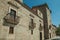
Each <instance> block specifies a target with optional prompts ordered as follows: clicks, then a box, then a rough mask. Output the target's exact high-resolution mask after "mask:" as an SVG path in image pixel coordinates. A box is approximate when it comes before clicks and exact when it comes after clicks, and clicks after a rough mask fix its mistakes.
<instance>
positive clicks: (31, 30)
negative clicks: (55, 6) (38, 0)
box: [0, 0, 51, 40]
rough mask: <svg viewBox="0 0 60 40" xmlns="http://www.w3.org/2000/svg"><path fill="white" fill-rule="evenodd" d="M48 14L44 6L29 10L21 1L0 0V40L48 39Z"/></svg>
mask: <svg viewBox="0 0 60 40" xmlns="http://www.w3.org/2000/svg"><path fill="white" fill-rule="evenodd" d="M44 13H45V14H44ZM48 14H49V15H50V11H49V9H48V7H47V5H45V4H44V5H40V6H39V7H38V8H37V7H36V8H32V9H30V8H29V7H28V6H27V5H26V4H23V1H22V0H5V1H4V0H0V40H44V39H48V38H49V25H50V24H51V23H50V22H49V21H50V16H49V15H48ZM48 16H49V17H48Z"/></svg>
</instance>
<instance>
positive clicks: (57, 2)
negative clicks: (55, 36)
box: [23, 0, 60, 26]
mask: <svg viewBox="0 0 60 40" xmlns="http://www.w3.org/2000/svg"><path fill="white" fill-rule="evenodd" d="M23 2H24V3H25V4H26V5H28V6H29V7H31V8H32V6H38V5H41V4H44V3H47V4H48V6H49V8H50V10H51V11H52V13H51V21H52V24H54V25H56V26H58V25H59V24H60V0H23Z"/></svg>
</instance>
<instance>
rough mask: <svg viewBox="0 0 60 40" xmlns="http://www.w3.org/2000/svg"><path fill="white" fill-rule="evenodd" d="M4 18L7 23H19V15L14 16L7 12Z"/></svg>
mask: <svg viewBox="0 0 60 40" xmlns="http://www.w3.org/2000/svg"><path fill="white" fill-rule="evenodd" d="M4 20H5V21H6V22H7V23H11V24H14V25H17V24H18V23H19V16H16V17H15V18H14V16H11V15H10V14H7V15H6V16H5V17H4Z"/></svg>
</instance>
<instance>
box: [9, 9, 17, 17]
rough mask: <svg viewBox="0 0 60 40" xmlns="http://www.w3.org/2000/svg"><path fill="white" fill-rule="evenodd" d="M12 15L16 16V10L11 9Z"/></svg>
mask: <svg viewBox="0 0 60 40" xmlns="http://www.w3.org/2000/svg"><path fill="white" fill-rule="evenodd" d="M10 16H13V17H14V18H15V17H16V11H15V10H13V9H11V11H10Z"/></svg>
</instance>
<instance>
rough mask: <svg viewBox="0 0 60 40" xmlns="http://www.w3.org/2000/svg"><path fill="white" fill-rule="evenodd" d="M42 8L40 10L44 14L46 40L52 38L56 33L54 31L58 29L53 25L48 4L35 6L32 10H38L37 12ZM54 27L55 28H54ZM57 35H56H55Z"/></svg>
mask: <svg viewBox="0 0 60 40" xmlns="http://www.w3.org/2000/svg"><path fill="white" fill-rule="evenodd" d="M38 9H39V10H40V12H41V13H42V15H43V25H44V40H46V39H49V38H52V37H53V35H54V34H56V33H54V34H53V31H56V27H54V26H52V22H51V10H50V9H49V7H48V5H47V4H43V5H39V6H34V7H33V8H32V10H34V11H35V10H36V11H35V12H37V11H38ZM52 28H55V30H54V29H52ZM54 36H56V35H54Z"/></svg>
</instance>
